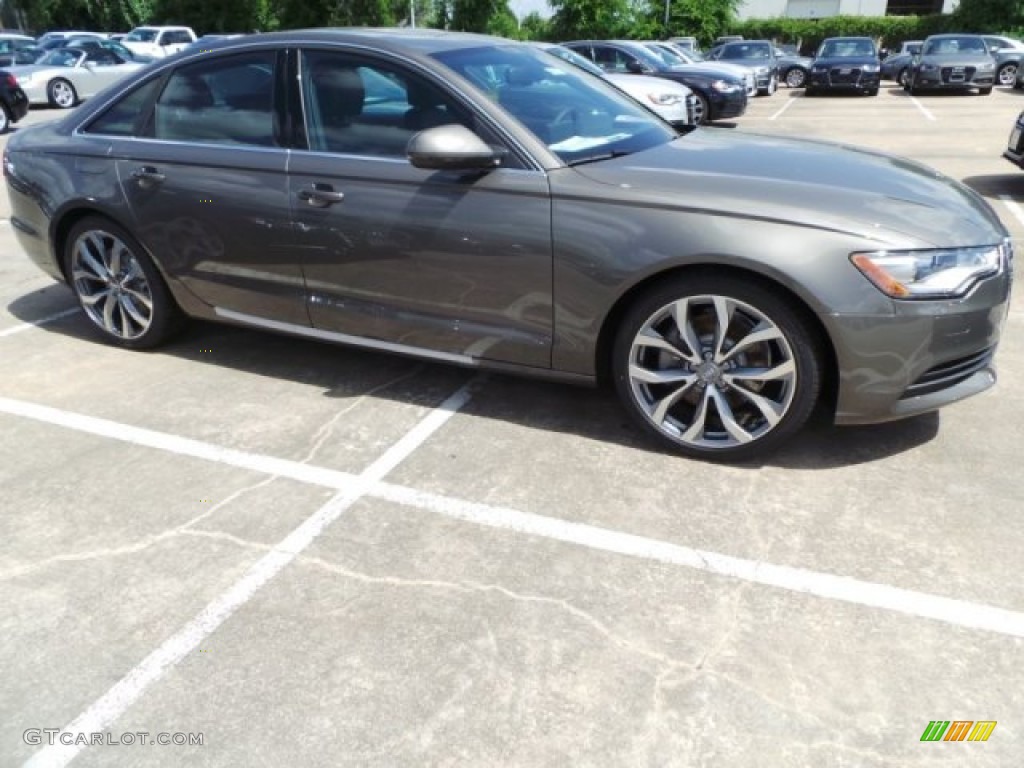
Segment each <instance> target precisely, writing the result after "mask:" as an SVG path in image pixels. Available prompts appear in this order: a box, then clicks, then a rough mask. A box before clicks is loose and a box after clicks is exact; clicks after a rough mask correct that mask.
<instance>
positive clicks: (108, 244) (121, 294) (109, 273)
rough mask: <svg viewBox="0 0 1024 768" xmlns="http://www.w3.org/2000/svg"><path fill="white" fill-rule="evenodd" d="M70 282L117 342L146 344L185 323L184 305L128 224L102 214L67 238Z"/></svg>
mask: <svg viewBox="0 0 1024 768" xmlns="http://www.w3.org/2000/svg"><path fill="white" fill-rule="evenodd" d="M64 259H65V265H66V268H67V276H68V282H69V283H70V285H71V288H72V290H74V292H75V295H76V296H77V297H78V301H79V303H80V304H81V305H82V309H83V310H85V314H86V317H88V318H89V320H91V321H92V323H93V325H95V326H96V327H97V328H99V329H100V331H101V332H102V333H103V335H104V337H105V338H106V339H107V340H108V341H110V342H113V343H114V344H117V345H119V346H122V347H128V348H132V349H145V348H148V347H153V346H156V345H157V344H159V343H161V342H162V341H164V340H166V339H167V338H168V337H169V336H170V335H171V334H173V332H174V331H176V330H177V329H178V327H179V325H180V321H181V319H182V314H181V310H180V309H179V308H178V306H177V304H176V303H175V302H174V299H173V297H172V296H171V293H170V291H169V290H168V289H167V286H166V284H165V283H164V281H163V278H162V277H161V275H160V273H159V272H158V271H157V269H156V267H155V266H154V265H153V262H152V261H151V260H150V258H149V256H148V255H147V254H146V252H145V250H144V249H143V248H142V246H141V245H139V243H138V241H137V240H135V238H133V237H132V236H131V235H130V234H129V233H128V232H127V231H126V230H125V229H124V228H123V227H120V226H118V225H117V224H115V223H114V222H112V221H110V220H108V219H105V218H101V217H98V216H90V217H87V218H85V219H82V220H81V221H79V222H78V223H77V224H75V225H74V226H73V227H72V228H71V231H70V232H69V233H68V236H67V239H66V240H65V242H64Z"/></svg>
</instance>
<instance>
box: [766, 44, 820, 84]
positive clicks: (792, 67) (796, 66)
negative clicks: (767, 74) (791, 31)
mask: <svg viewBox="0 0 1024 768" xmlns="http://www.w3.org/2000/svg"><path fill="white" fill-rule="evenodd" d="M775 60H776V61H777V62H779V82H780V83H785V84H786V85H787V86H789V87H790V88H803V87H804V85H805V84H806V83H807V77H808V76H809V75H810V74H811V65H812V64H813V63H814V59H812V58H811V57H809V56H801V55H800V54H799V53H796V52H795V51H787V50H785V49H783V48H776V49H775Z"/></svg>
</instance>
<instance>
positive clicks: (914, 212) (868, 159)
mask: <svg viewBox="0 0 1024 768" xmlns="http://www.w3.org/2000/svg"><path fill="white" fill-rule="evenodd" d="M573 170H574V171H577V172H579V173H580V174H582V175H584V176H586V177H588V178H590V179H591V180H593V181H596V182H599V183H603V184H607V185H609V187H611V188H615V189H617V190H621V192H620V194H622V196H623V199H624V200H627V199H628V200H631V201H633V202H637V201H639V202H649V203H650V204H652V205H678V206H679V207H680V208H687V209H702V210H707V211H708V212H709V213H714V212H721V213H723V214H726V215H729V214H734V215H735V214H739V215H742V216H744V217H753V218H759V219H766V220H770V221H779V222H784V223H791V224H797V225H800V226H806V227H810V228H816V229H827V230H832V231H837V232H845V233H848V234H851V235H855V236H857V237H863V238H867V239H870V240H875V241H878V242H880V243H885V244H889V245H893V246H897V247H929V246H939V247H954V246H966V245H980V244H991V243H997V242H999V241H1001V240H1002V239H1003V238H1004V237H1005V236H1006V230H1005V229H1004V227H1003V226H1002V224H1001V223H1000V221H999V218H998V217H997V216H996V214H995V212H994V211H993V210H992V209H991V208H990V207H989V206H988V204H987V203H985V202H984V201H983V200H982V199H981V197H979V196H978V195H977V194H976V193H975V192H973V191H972V190H970V189H969V188H967V187H966V186H964V185H962V184H960V183H959V182H957V181H954V180H953V179H950V178H948V177H945V176H943V175H941V174H939V173H937V172H936V171H934V170H932V169H930V168H928V167H926V166H924V165H921V164H919V163H916V162H913V161H911V160H906V159H904V158H900V157H895V156H891V155H884V154H880V153H876V152H871V151H867V150H863V149H858V148H854V147H844V146H840V145H837V144H831V143H826V142H815V141H806V140H793V139H783V138H776V137H771V136H755V135H751V134H736V133H731V132H727V131H725V130H722V129H701V130H697V131H694V132H693V133H690V134H688V135H687V136H685V137H682V138H679V139H676V140H675V141H672V142H669V143H666V144H662V145H660V146H658V147H653V148H651V149H648V150H645V151H642V152H637V153H634V154H632V155H627V156H625V157H621V158H616V159H612V160H605V161H602V162H598V163H590V164H586V165H580V166H578V167H576V168H574V169H573ZM603 194H604V197H605V199H607V198H608V197H609V196H614V194H615V193H614V192H612V191H611V190H609V191H608V192H607V193H603Z"/></svg>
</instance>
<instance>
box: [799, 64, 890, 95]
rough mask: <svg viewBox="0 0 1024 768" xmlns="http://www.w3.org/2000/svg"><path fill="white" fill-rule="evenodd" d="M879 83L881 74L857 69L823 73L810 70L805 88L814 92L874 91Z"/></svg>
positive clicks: (849, 68)
mask: <svg viewBox="0 0 1024 768" xmlns="http://www.w3.org/2000/svg"><path fill="white" fill-rule="evenodd" d="M881 83H882V75H881V72H865V71H864V70H862V69H860V68H858V67H832V68H831V69H827V70H825V71H824V72H815V71H813V70H812V71H811V74H810V76H809V77H808V79H807V87H809V88H813V89H814V90H816V91H831V90H834V91H875V90H878V88H879V87H880V86H881Z"/></svg>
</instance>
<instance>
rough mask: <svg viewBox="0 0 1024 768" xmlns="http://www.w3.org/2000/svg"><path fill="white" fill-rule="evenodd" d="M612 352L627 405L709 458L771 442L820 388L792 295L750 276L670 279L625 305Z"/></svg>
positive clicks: (801, 415)
mask: <svg viewBox="0 0 1024 768" xmlns="http://www.w3.org/2000/svg"><path fill="white" fill-rule="evenodd" d="M612 354H613V359H612V374H613V376H614V380H615V386H616V390H617V392H618V395H619V398H620V399H621V400H622V402H623V404H624V405H625V407H626V410H627V411H629V412H630V414H631V415H632V416H633V417H634V419H635V420H636V421H637V422H638V423H639V424H641V425H642V426H643V427H644V428H645V429H646V430H647V431H649V432H651V433H653V434H655V435H656V436H657V437H659V438H660V439H661V440H662V441H663V442H665V443H668V444H669V445H671V446H672V447H673V448H674V449H675V450H677V451H679V452H681V453H684V454H686V455H689V456H694V457H698V458H703V459H712V460H719V461H735V460H742V459H748V458H752V457H754V456H756V455H758V454H761V453H763V452H766V451H769V450H771V449H772V448H774V447H775V446H777V445H778V444H779V443H781V442H782V441H784V440H785V439H786V438H788V437H789V436H791V435H792V434H793V433H794V432H796V431H797V430H798V429H800V428H801V427H802V426H803V425H804V424H805V423H806V421H807V419H808V417H809V416H810V414H811V412H812V410H813V409H814V406H815V404H816V403H817V400H818V395H819V392H820V391H821V382H822V363H821V352H820V345H819V343H818V341H817V337H816V334H815V333H814V332H813V331H812V330H811V328H810V327H809V326H808V323H807V321H805V320H804V319H803V318H802V316H801V315H800V314H799V313H797V312H795V311H794V310H793V309H792V302H791V301H786V300H785V299H784V298H782V297H781V296H780V295H779V294H778V293H776V292H775V291H773V290H771V289H770V288H767V287H765V286H764V285H762V284H761V283H760V282H757V281H755V280H752V279H749V278H744V277H734V276H716V275H712V274H708V273H700V274H694V275H690V276H687V275H683V276H680V277H677V278H673V279H671V280H668V281H666V282H665V284H663V285H661V286H659V287H658V288H657V289H655V290H652V291H649V292H648V293H646V294H644V295H643V296H642V297H641V298H640V299H639V300H637V301H636V302H635V303H634V304H633V305H632V306H631V307H630V309H629V310H628V311H627V312H626V315H625V317H624V318H623V321H622V324H621V326H620V327H619V329H618V332H617V335H616V339H615V343H614V347H613V351H612Z"/></svg>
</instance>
